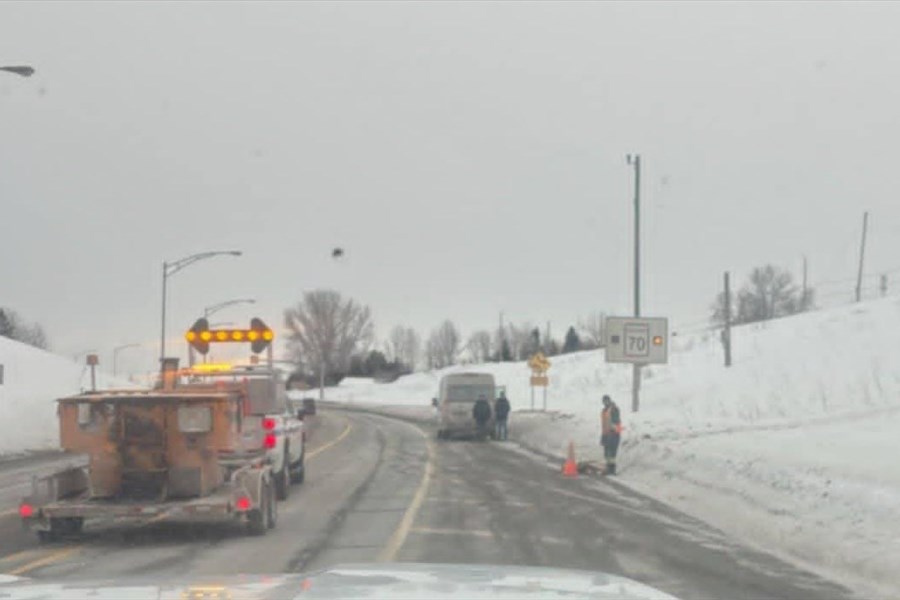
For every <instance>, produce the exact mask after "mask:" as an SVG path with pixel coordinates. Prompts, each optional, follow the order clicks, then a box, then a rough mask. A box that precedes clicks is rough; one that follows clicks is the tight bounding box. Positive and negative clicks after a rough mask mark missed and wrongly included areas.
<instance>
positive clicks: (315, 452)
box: [306, 423, 353, 459]
mask: <svg viewBox="0 0 900 600" xmlns="http://www.w3.org/2000/svg"><path fill="white" fill-rule="evenodd" d="M351 429H353V425H352V424H350V423H347V426H346V427H344V431H342V432H341V435H339V436H337V437H336V438H335V439H333V440H331V441H330V442H328V443H327V444H325V445H324V446H320V447H319V448H316V449H315V450H313V451H312V452H310V453H309V454H307V455H306V458H307V459H311V458H313V457H314V456H316V455H318V454H321V453H322V452H325V451H326V450H328V449H329V448H331V447H332V446H334V445H335V444H337V443H338V442H340V441H341V440H342V439H344V438H345V437H347V434H349V433H350V430H351Z"/></svg>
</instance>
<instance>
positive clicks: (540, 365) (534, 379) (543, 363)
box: [528, 352, 550, 411]
mask: <svg viewBox="0 0 900 600" xmlns="http://www.w3.org/2000/svg"><path fill="white" fill-rule="evenodd" d="M528 366H529V367H531V380H530V382H531V410H534V388H536V387H542V388H544V410H545V411H546V410H547V386H548V385H549V384H550V378H549V377H547V370H548V369H549V368H550V361H549V360H547V357H546V356H544V354H543V353H542V352H538V353H537V354H535V355H534V356H532V357H531V358H529V359H528Z"/></svg>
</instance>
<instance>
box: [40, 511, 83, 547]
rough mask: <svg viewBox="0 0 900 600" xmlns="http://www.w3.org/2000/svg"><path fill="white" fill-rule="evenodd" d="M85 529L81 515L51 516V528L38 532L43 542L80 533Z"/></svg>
mask: <svg viewBox="0 0 900 600" xmlns="http://www.w3.org/2000/svg"><path fill="white" fill-rule="evenodd" d="M83 529H84V519H83V518H81V517H67V518H51V519H50V529H49V530H46V529H45V530H40V531H38V532H37V534H38V540H40V541H41V542H56V541H59V540H60V539H61V538H65V537H73V536H77V535H79V534H80V533H81V532H82V530H83Z"/></svg>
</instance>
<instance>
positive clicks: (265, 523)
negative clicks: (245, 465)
mask: <svg viewBox="0 0 900 600" xmlns="http://www.w3.org/2000/svg"><path fill="white" fill-rule="evenodd" d="M271 498H272V486H271V485H265V484H264V485H263V486H262V490H261V492H260V498H259V506H257V507H256V508H253V509H251V510H249V511H247V533H249V534H250V535H266V530H267V529H269V521H270V519H271V515H272V511H271V507H270V506H269V504H270V502H272V500H271Z"/></svg>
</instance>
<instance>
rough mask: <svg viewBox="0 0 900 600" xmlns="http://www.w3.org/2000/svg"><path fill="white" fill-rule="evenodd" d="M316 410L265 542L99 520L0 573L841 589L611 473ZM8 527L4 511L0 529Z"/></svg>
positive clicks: (784, 592)
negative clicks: (307, 573) (294, 483)
mask: <svg viewBox="0 0 900 600" xmlns="http://www.w3.org/2000/svg"><path fill="white" fill-rule="evenodd" d="M324 413H325V414H323V415H321V416H320V417H319V419H320V422H319V423H318V428H317V429H316V430H315V431H314V436H313V439H312V440H311V443H310V446H311V449H310V451H309V454H310V456H309V463H308V475H307V480H306V483H305V484H304V485H303V486H301V487H299V488H294V491H293V493H292V495H291V497H290V498H289V499H288V500H287V501H285V502H283V503H281V504H280V506H279V524H278V528H277V529H276V530H274V531H271V532H269V534H268V535H266V536H265V537H260V538H248V537H245V536H243V535H241V534H240V533H237V532H229V533H223V532H222V531H221V530H217V529H210V528H199V527H190V528H185V527H172V526H166V525H163V524H157V525H152V526H147V527H144V528H140V529H137V530H132V529H123V528H119V527H113V526H110V525H107V526H100V527H95V528H93V529H91V530H88V531H86V533H85V535H84V536H83V538H82V539H81V540H79V541H77V542H69V543H60V544H53V545H48V546H38V545H37V543H36V542H35V541H34V540H33V537H32V536H24V535H16V536H12V537H8V540H7V542H6V543H5V545H4V546H3V547H2V549H0V551H2V553H3V554H2V556H0V571H2V572H6V573H13V574H20V575H27V576H32V577H36V578H42V579H43V578H51V579H67V580H71V579H109V578H112V579H116V578H122V577H126V576H136V575H140V576H145V577H152V578H155V579H163V578H169V577H175V576H188V577H190V576H205V577H206V578H207V580H208V579H209V576H212V575H216V574H225V573H235V572H245V573H276V572H292V571H303V570H311V569H316V568H320V567H324V566H328V565H333V564H335V563H346V562H371V561H395V560H396V561H411V562H451V563H483V564H521V565H541V566H555V567H565V568H579V569H590V570H599V571H607V572H611V573H615V574H621V575H625V576H627V577H631V578H633V579H636V580H639V581H642V582H644V583H647V584H649V585H652V586H654V587H657V588H659V589H662V590H664V591H666V592H669V593H671V594H674V595H676V596H678V597H683V598H724V597H727V598H760V597H766V598H792V599H793V598H828V599H834V598H844V597H846V598H849V597H852V595H851V594H850V592H848V591H847V590H845V589H843V588H840V587H838V586H836V585H834V584H831V583H829V582H827V581H824V580H822V579H820V578H818V577H816V576H814V575H811V574H809V573H806V572H803V571H800V570H798V569H796V568H794V567H792V566H790V565H788V564H786V563H784V562H781V561H779V560H777V559H775V558H773V557H771V556H768V555H765V554H761V553H759V552H756V551H753V550H750V549H747V548H744V547H741V546H739V545H737V544H734V543H732V542H730V541H729V540H728V539H726V538H725V536H723V535H722V534H720V533H718V532H716V531H714V530H712V529H710V528H709V527H708V526H705V525H703V524H702V523H700V522H699V521H697V520H695V519H692V518H690V517H687V516H685V515H683V514H681V513H678V512H676V511H674V510H672V509H670V508H667V507H666V506H665V505H662V504H660V503H658V502H656V501H653V500H651V499H648V498H647V497H644V496H641V495H639V494H636V493H635V492H631V491H628V490H626V489H625V488H622V487H620V486H618V485H616V484H614V483H611V482H606V481H598V480H595V479H586V478H581V479H578V480H568V479H563V478H562V477H561V476H560V474H559V471H558V465H557V464H555V463H552V462H548V461H547V460H546V459H544V458H541V457H538V456H535V455H533V454H530V453H528V452H526V451H524V450H521V449H520V448H519V447H518V446H516V445H514V444H491V443H483V444H482V443H474V442H465V441H458V442H441V443H438V442H437V441H435V440H434V435H433V431H431V430H430V429H429V428H428V426H426V425H417V424H411V423H408V422H403V421H398V420H395V419H389V418H384V417H381V416H376V415H370V414H363V413H348V412H340V411H334V410H330V411H324ZM22 466H23V465H22V464H21V463H20V464H19V465H18V466H17V467H13V466H10V467H9V468H10V469H19V470H20V471H21V468H22ZM0 469H2V467H0ZM0 477H2V475H0ZM0 481H2V479H0ZM7 495H8V491H7ZM5 497H6V496H4V498H5ZM11 523H15V519H14V518H9V517H8V516H7V517H4V518H3V522H2V524H0V526H3V527H4V530H3V532H0V533H4V532H6V531H12V530H11V529H9V527H10V524H11ZM15 524H16V525H17V523H15ZM10 541H13V542H14V545H15V547H11V544H10Z"/></svg>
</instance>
